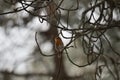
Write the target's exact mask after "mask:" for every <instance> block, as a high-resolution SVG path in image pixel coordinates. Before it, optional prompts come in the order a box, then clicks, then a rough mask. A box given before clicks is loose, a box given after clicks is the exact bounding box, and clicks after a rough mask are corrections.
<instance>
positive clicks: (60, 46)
mask: <svg viewBox="0 0 120 80" xmlns="http://www.w3.org/2000/svg"><path fill="white" fill-rule="evenodd" d="M63 48H64V44H63V41H62V40H61V38H60V37H58V36H57V37H55V49H56V51H57V52H58V53H61V52H62V51H63Z"/></svg>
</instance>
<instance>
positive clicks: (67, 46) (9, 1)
mask: <svg viewBox="0 0 120 80" xmlns="http://www.w3.org/2000/svg"><path fill="white" fill-rule="evenodd" d="M0 4H1V5H0V6H1V7H0V21H1V22H0V25H1V26H3V27H4V28H5V29H8V30H9V28H13V27H16V26H19V27H23V26H25V27H26V26H29V25H31V24H34V25H33V26H34V27H36V25H35V24H37V23H32V21H34V19H35V18H37V19H38V20H39V22H40V23H42V24H43V26H44V27H48V28H49V29H48V30H45V31H42V30H40V29H41V26H39V28H37V29H36V30H34V32H36V33H35V41H36V43H37V46H36V47H35V49H34V51H33V52H32V56H34V59H33V62H32V63H33V64H32V65H29V66H34V67H33V68H34V69H33V70H34V71H33V72H32V71H28V72H27V73H26V74H18V73H15V69H16V68H14V69H13V70H12V71H11V72H9V70H8V71H6V70H5V71H4V70H1V74H2V75H3V77H4V78H3V80H7V79H8V78H10V77H12V76H11V75H14V76H18V77H21V76H22V77H25V79H28V80H30V79H32V80H33V79H35V80H49V79H51V80H80V79H81V80H88V79H89V80H101V79H103V80H119V79H120V76H119V75H120V69H119V67H120V66H119V64H120V53H119V51H120V50H119V45H120V42H119V39H120V36H119V27H120V1H119V0H2V1H0ZM19 13H20V14H19ZM25 15H26V16H25ZM34 22H35V21H34ZM45 22H46V24H47V25H45V24H44V23H45ZM30 23H31V24H30ZM58 36H59V37H60V38H61V39H62V41H63V43H64V48H63V49H62V51H60V52H58V51H57V50H56V49H55V42H54V39H55V37H58ZM46 43H48V44H49V45H48V44H47V45H45V44H46ZM44 46H45V47H44ZM44 48H47V49H44ZM49 49H50V50H49ZM39 53H40V54H39ZM58 54H61V56H59V55H58ZM32 58H33V57H32ZM32 58H30V59H32ZM28 60H29V59H26V60H23V61H24V62H27V61H28ZM17 64H18V63H17ZM36 64H37V65H36ZM41 64H43V65H46V64H47V66H46V67H45V66H42V65H41ZM51 67H52V68H51ZM6 76H7V77H6ZM10 79H12V78H10Z"/></svg>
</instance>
